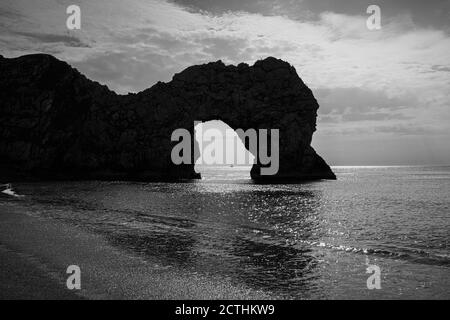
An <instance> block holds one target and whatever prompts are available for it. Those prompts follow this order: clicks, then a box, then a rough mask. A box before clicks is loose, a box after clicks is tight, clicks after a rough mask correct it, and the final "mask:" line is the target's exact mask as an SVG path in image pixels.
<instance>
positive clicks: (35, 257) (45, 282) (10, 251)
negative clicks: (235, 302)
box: [0, 204, 273, 300]
mask: <svg viewBox="0 0 450 320" xmlns="http://www.w3.org/2000/svg"><path fill="white" fill-rule="evenodd" d="M0 258H1V259H0V261H1V262H0V266H1V270H2V271H1V273H2V275H1V277H0V292H1V294H0V299H107V300H109V299H156V300H159V299H168V300H174V299H199V300H203V299H272V298H273V297H271V296H270V295H268V294H266V293H264V292H261V291H255V290H252V289H248V288H245V287H237V286H236V285H234V284H231V283H229V282H228V281H227V280H223V279H217V278H212V277H209V276H204V275H199V274H194V273H191V272H188V271H185V270H177V269H176V268H173V267H167V266H162V265H160V264H158V263H157V262H150V261H147V260H144V259H143V258H142V257H138V256H135V255H132V254H131V253H128V252H125V251H122V250H120V249H118V248H115V247H113V246H112V245H110V244H109V243H108V241H107V240H106V239H105V238H104V237H102V236H100V235H97V234H92V233H88V232H86V231H85V230H83V229H81V228H80V227H76V226H72V225H67V224H64V223H62V222H60V221H55V220H48V219H44V218H40V217H34V216H30V215H27V214H25V213H23V212H20V211H19V210H18V209H17V208H13V207H11V206H8V205H4V204H0ZM69 265H78V266H79V267H80V269H81V290H69V289H67V287H66V280H67V278H68V277H69V274H66V270H67V267H68V266H69Z"/></svg>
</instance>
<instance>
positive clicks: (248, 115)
mask: <svg viewBox="0 0 450 320" xmlns="http://www.w3.org/2000/svg"><path fill="white" fill-rule="evenodd" d="M318 107H319V106H318V104H317V101H316V99H315V98H314V96H313V94H312V92H311V90H310V89H309V88H308V87H307V86H306V85H305V84H304V83H303V82H302V80H301V79H300V78H299V77H298V75H297V73H296V71H295V69H294V68H293V67H292V66H290V65H289V64H288V63H286V62H283V61H281V60H278V59H275V58H267V59H265V60H261V61H257V62H256V63H255V64H254V65H253V66H249V65H247V64H239V65H238V66H226V65H224V64H223V63H222V62H221V61H218V62H212V63H208V64H204V65H199V66H192V67H189V68H187V69H185V70H184V71H182V72H181V73H178V74H176V75H175V76H174V77H173V79H172V81H171V82H169V83H162V82H159V83H157V84H156V85H154V86H153V87H151V88H149V89H147V90H144V91H142V92H140V93H137V94H128V95H117V94H116V93H114V92H112V91H110V90H109V89H108V88H107V87H106V86H103V85H101V84H99V83H97V82H94V81H91V80H89V79H87V78H86V77H85V76H83V75H82V74H80V73H79V72H78V71H77V70H76V69H74V68H72V67H70V66H69V65H68V64H67V63H65V62H63V61H60V60H58V59H56V58H54V57H52V56H50V55H44V54H34V55H27V56H22V57H19V58H13V59H7V58H3V57H1V56H0V176H2V177H5V178H6V177H8V178H11V179H14V178H16V179H29V178H31V177H37V178H51V179H56V178H64V179H67V178H75V179H79V178H83V179H84V178H96V179H138V180H167V179H174V180H177V179H190V178H198V177H199V176H198V174H196V173H195V171H194V165H181V166H177V165H174V164H173V163H172V161H171V158H170V154H171V149H172V147H173V145H174V142H172V141H171V134H172V132H173V130H175V129H177V128H186V129H188V130H189V131H190V132H192V133H193V132H194V128H193V124H194V121H196V120H201V121H208V120H222V121H224V122H225V123H227V124H228V125H229V126H230V127H232V128H234V129H237V128H242V129H243V130H246V129H249V128H254V129H260V128H263V129H270V128H275V129H279V130H280V140H279V141H280V160H279V162H280V168H279V172H278V174H276V175H275V176H261V175H260V165H259V164H255V165H254V166H253V168H252V171H251V175H252V178H254V179H257V180H262V181H266V180H267V181H276V180H286V179H287V180H293V181H300V180H305V179H335V175H334V174H333V172H332V171H331V169H330V167H329V166H328V165H327V164H326V163H325V161H324V160H323V159H322V158H321V157H320V156H319V155H318V154H317V153H316V152H315V151H314V149H313V148H312V147H311V139H312V135H313V132H314V131H315V130H316V115H317V109H318ZM195 144H196V143H195ZM194 147H195V145H194ZM192 163H195V159H193V162H192Z"/></svg>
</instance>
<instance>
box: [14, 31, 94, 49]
mask: <svg viewBox="0 0 450 320" xmlns="http://www.w3.org/2000/svg"><path fill="white" fill-rule="evenodd" d="M14 33H15V34H16V35H20V36H24V37H27V38H29V39H32V40H35V41H39V42H43V43H57V42H59V43H62V44H64V45H65V46H68V47H81V48H89V47H90V46H89V45H88V44H86V43H84V42H83V41H81V40H80V39H78V38H77V37H75V36H70V35H60V34H50V33H39V32H14Z"/></svg>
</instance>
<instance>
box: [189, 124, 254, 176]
mask: <svg viewBox="0 0 450 320" xmlns="http://www.w3.org/2000/svg"><path fill="white" fill-rule="evenodd" d="M194 131H195V141H196V143H197V147H198V158H197V159H196V161H195V167H194V169H195V172H197V173H200V174H201V176H202V179H204V180H241V179H250V170H251V168H252V166H253V163H254V161H255V156H254V155H253V153H252V152H250V151H249V150H248V149H247V148H246V147H245V145H244V143H243V141H242V140H241V138H240V137H239V136H238V134H237V132H236V131H235V130H234V129H232V128H231V127H230V126H229V125H227V124H226V123H225V122H223V121H221V120H210V121H205V122H200V123H198V124H197V125H196V126H195V127H194ZM250 150H252V151H253V150H254V149H250ZM253 152H256V150H254V151H253Z"/></svg>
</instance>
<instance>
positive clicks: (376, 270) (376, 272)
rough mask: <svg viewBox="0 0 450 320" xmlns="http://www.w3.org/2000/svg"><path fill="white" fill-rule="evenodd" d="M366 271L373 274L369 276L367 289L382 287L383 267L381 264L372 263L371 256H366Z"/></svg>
mask: <svg viewBox="0 0 450 320" xmlns="http://www.w3.org/2000/svg"><path fill="white" fill-rule="evenodd" d="M366 265H367V269H366V273H370V274H371V275H370V276H369V277H368V278H367V289H369V290H373V289H377V290H379V289H381V269H380V267H379V266H377V265H374V264H370V261H369V258H367V257H366Z"/></svg>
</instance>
